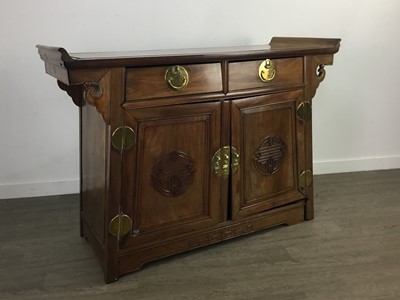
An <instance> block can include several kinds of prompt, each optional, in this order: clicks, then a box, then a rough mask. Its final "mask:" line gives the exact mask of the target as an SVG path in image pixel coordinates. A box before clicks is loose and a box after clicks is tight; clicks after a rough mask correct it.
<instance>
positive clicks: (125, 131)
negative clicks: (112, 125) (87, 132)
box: [111, 126, 136, 151]
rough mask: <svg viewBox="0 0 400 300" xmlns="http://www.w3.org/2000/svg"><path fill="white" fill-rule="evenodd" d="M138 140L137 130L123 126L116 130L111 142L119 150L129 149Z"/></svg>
mask: <svg viewBox="0 0 400 300" xmlns="http://www.w3.org/2000/svg"><path fill="white" fill-rule="evenodd" d="M135 142H136V134H135V131H134V130H133V129H132V128H130V127H128V126H121V127H118V128H117V129H115V130H114V132H113V134H112V136H111V143H112V145H113V146H114V148H115V149H117V150H119V151H123V150H128V149H129V148H131V147H132V146H133V145H134V144H135Z"/></svg>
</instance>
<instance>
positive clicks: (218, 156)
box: [211, 146, 240, 177]
mask: <svg viewBox="0 0 400 300" xmlns="http://www.w3.org/2000/svg"><path fill="white" fill-rule="evenodd" d="M239 165H240V156H239V152H238V150H237V149H236V148H234V147H229V146H225V147H222V148H221V149H219V150H218V151H217V152H215V154H214V156H213V158H212V160H211V169H212V172H213V173H214V174H215V175H217V176H221V177H227V176H228V175H229V174H230V172H231V169H232V174H234V173H235V172H236V171H237V170H238V168H239Z"/></svg>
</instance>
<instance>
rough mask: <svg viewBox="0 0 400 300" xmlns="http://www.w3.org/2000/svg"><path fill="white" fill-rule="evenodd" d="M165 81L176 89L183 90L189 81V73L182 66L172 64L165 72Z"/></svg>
mask: <svg viewBox="0 0 400 300" xmlns="http://www.w3.org/2000/svg"><path fill="white" fill-rule="evenodd" d="M165 81H166V83H167V84H168V86H169V87H170V88H171V89H173V90H174V91H180V90H183V89H184V88H185V87H186V86H187V85H188V83H189V74H188V72H187V71H186V69H185V68H184V67H182V66H171V67H169V68H168V69H167V71H166V72H165Z"/></svg>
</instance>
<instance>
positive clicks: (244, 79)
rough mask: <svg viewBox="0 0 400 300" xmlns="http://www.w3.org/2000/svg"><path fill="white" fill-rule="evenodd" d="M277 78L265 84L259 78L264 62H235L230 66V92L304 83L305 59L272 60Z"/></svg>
mask: <svg viewBox="0 0 400 300" xmlns="http://www.w3.org/2000/svg"><path fill="white" fill-rule="evenodd" d="M271 61H272V64H273V67H274V69H275V77H274V78H273V79H272V80H271V81H268V82H264V81H262V80H261V79H260V77H259V67H260V65H261V63H262V62H264V60H253V61H246V62H234V63H230V64H229V90H230V91H235V90H243V89H253V88H263V87H270V86H280V85H294V84H301V83H302V82H303V69H302V68H303V59H302V58H285V59H271Z"/></svg>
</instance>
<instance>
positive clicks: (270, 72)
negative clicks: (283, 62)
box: [258, 59, 276, 82]
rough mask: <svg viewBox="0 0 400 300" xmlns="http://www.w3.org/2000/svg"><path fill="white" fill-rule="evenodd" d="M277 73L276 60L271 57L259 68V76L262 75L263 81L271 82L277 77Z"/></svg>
mask: <svg viewBox="0 0 400 300" xmlns="http://www.w3.org/2000/svg"><path fill="white" fill-rule="evenodd" d="M275 75H276V69H275V64H274V62H273V61H272V60H270V59H266V60H264V61H263V62H262V63H261V64H260V67H259V68H258V76H259V77H260V79H261V81H263V82H269V81H271V80H272V79H274V78H275Z"/></svg>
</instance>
